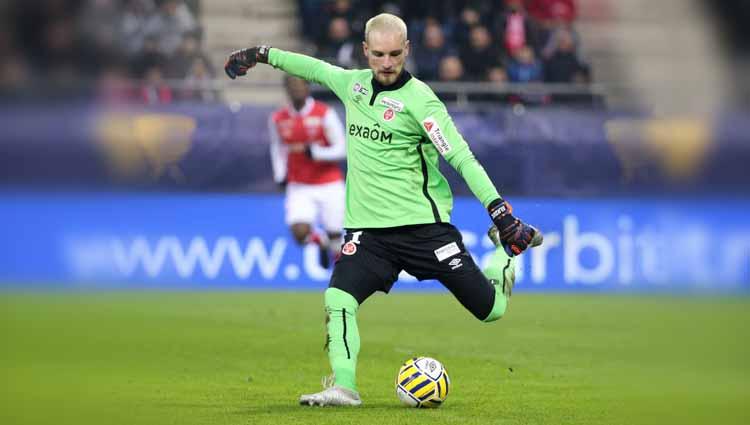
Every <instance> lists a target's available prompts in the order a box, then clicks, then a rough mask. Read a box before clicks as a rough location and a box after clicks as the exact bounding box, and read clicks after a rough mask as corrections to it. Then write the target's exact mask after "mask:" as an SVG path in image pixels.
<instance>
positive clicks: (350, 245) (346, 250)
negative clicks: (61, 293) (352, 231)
mask: <svg viewBox="0 0 750 425" xmlns="http://www.w3.org/2000/svg"><path fill="white" fill-rule="evenodd" d="M341 253H342V254H344V255H354V254H356V253H357V244H355V243H354V242H352V241H349V242H347V243H345V244H344V246H343V247H341Z"/></svg>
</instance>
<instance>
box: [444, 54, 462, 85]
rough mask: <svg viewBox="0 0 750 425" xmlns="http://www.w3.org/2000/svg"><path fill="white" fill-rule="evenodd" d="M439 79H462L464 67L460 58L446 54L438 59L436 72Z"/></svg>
mask: <svg viewBox="0 0 750 425" xmlns="http://www.w3.org/2000/svg"><path fill="white" fill-rule="evenodd" d="M438 77H439V78H440V81H462V80H464V67H463V64H462V63H461V59H459V58H458V57H457V56H446V57H444V58H443V60H441V61H440V71H439V74H438Z"/></svg>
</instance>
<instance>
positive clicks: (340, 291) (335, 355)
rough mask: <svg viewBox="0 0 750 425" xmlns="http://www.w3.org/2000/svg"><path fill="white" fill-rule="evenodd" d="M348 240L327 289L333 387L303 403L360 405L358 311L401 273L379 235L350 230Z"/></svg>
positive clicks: (326, 298) (328, 344)
mask: <svg viewBox="0 0 750 425" xmlns="http://www.w3.org/2000/svg"><path fill="white" fill-rule="evenodd" d="M345 239H346V241H347V242H346V243H345V244H344V248H342V255H341V258H340V260H339V261H338V262H337V263H336V266H335V268H334V270H333V275H332V276H331V283H330V285H329V288H328V289H326V291H325V309H326V314H327V320H326V330H327V332H328V335H327V337H326V347H327V348H328V360H329V362H330V365H331V370H332V371H333V382H332V383H331V384H332V386H330V387H329V388H326V389H324V390H323V391H321V392H319V393H315V394H308V395H303V396H302V397H301V398H300V403H301V404H305V405H325V406H342V405H351V406H354V405H359V404H361V401H360V400H359V393H358V392H357V384H356V370H357V356H358V354H359V348H360V339H359V327H358V326H357V311H358V310H359V306H360V304H362V303H363V302H364V301H365V300H366V299H367V298H369V297H370V295H372V294H374V293H375V291H378V290H380V291H386V292H387V291H388V290H389V289H390V287H391V285H392V284H393V282H395V281H396V278H397V276H398V273H399V272H400V270H398V269H396V268H395V266H393V265H392V263H391V261H390V260H389V259H387V255H381V254H382V253H383V252H384V247H383V246H381V244H380V243H379V242H378V240H377V238H376V237H373V236H372V235H363V232H355V233H353V232H347V235H346V237H345ZM355 242H356V243H355Z"/></svg>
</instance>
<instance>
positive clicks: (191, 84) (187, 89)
mask: <svg viewBox="0 0 750 425" xmlns="http://www.w3.org/2000/svg"><path fill="white" fill-rule="evenodd" d="M214 77H215V76H214V75H213V72H211V67H210V66H209V63H208V61H207V59H206V58H203V57H200V56H195V57H194V58H193V60H192V63H191V64H190V66H189V67H188V70H187V75H186V76H185V81H184V82H183V88H182V89H181V90H180V93H179V100H190V101H198V102H216V101H218V100H219V96H218V93H217V92H216V91H215V90H213V89H212V88H211V87H210V83H211V80H212V79H213V78H214Z"/></svg>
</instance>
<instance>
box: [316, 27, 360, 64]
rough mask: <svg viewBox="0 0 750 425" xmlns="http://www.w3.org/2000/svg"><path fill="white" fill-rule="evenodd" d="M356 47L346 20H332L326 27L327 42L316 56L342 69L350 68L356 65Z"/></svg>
mask: <svg viewBox="0 0 750 425" xmlns="http://www.w3.org/2000/svg"><path fill="white" fill-rule="evenodd" d="M357 47H358V44H355V43H354V40H353V39H352V37H351V31H350V29H349V23H348V22H347V21H346V19H345V18H333V19H332V20H331V22H330V24H329V25H328V40H327V42H326V44H325V45H324V46H322V47H321V48H320V51H319V53H318V56H319V57H320V58H321V59H324V60H327V61H329V62H332V63H335V64H336V65H339V66H342V67H344V68H352V67H354V66H355V65H356V64H357V59H356V56H355V55H357V52H358V50H357Z"/></svg>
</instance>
